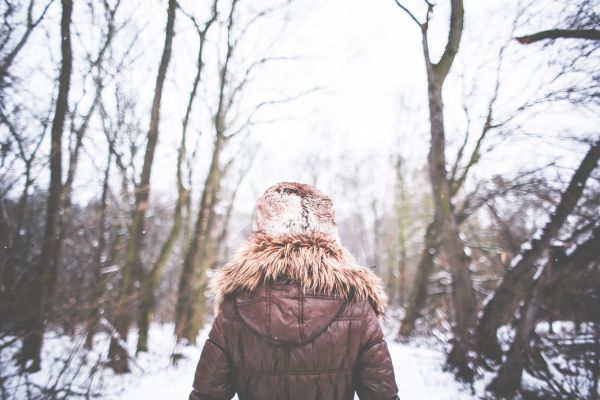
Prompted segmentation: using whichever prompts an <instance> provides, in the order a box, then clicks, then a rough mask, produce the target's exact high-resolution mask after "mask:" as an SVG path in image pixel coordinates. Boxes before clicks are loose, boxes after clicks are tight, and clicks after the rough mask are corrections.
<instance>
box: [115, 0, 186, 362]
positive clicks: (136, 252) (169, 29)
mask: <svg viewBox="0 0 600 400" xmlns="http://www.w3.org/2000/svg"><path fill="white" fill-rule="evenodd" d="M176 8H177V1H176V0H169V4H168V9H167V26H166V30H165V42H164V48H163V52H162V56H161V60H160V65H159V67H158V74H157V77H156V86H155V89H154V98H153V100H152V110H151V114H150V129H149V130H148V136H147V144H146V152H145V154H144V164H143V166H142V172H141V175H140V180H139V183H138V184H137V185H136V188H135V209H134V211H133V220H132V222H131V226H130V228H129V238H128V241H127V252H126V259H125V264H124V265H123V269H122V278H121V288H120V291H119V298H118V300H117V307H116V310H115V322H114V327H115V330H116V332H117V334H118V335H119V336H120V338H118V339H120V340H118V339H117V338H114V337H113V338H112V339H111V343H110V349H109V359H110V366H111V367H112V368H113V370H114V371H115V372H116V373H125V372H128V371H129V363H128V355H127V350H126V349H125V348H123V346H122V345H121V343H122V342H123V341H125V340H126V339H127V333H128V331H129V325H130V323H131V315H130V307H129V306H130V304H129V303H130V301H131V297H132V296H133V287H134V273H135V271H140V270H142V266H141V260H140V252H141V251H142V248H143V244H144V235H145V231H144V225H145V218H146V211H147V210H148V200H149V195H150V176H151V172H152V164H153V161H154V152H155V149H156V143H157V141H158V134H159V130H158V128H159V122H160V107H161V100H162V92H163V87H164V83H165V78H166V75H167V69H168V66H169V61H170V59H171V48H172V43H173V36H174V34H175V12H176Z"/></svg>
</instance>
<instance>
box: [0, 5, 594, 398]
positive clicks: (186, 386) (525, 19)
mask: <svg viewBox="0 0 600 400" xmlns="http://www.w3.org/2000/svg"><path fill="white" fill-rule="evenodd" d="M0 15H1V17H0V18H2V19H3V23H2V27H1V28H0V399H48V400H50V399H67V398H69V399H71V398H73V399H77V398H82V399H84V398H85V399H90V398H107V399H117V398H126V399H137V398H140V399H142V398H144V399H148V398H165V396H167V398H175V397H182V398H186V396H187V394H188V393H189V390H190V389H191V384H192V379H193V368H194V367H195V363H196V362H197V360H198V356H199V354H200V351H201V349H202V346H203V344H204V340H205V339H206V335H207V328H208V327H210V324H211V321H212V318H213V316H214V314H213V304H212V302H213V299H212V297H211V296H210V295H209V290H208V282H209V281H210V278H211V276H213V274H214V272H215V271H216V270H217V269H218V268H220V267H222V266H223V265H225V264H226V263H227V262H228V261H229V260H230V259H231V258H232V257H233V256H234V255H235V254H236V251H237V249H238V248H239V247H240V245H241V244H242V243H243V242H244V241H245V240H246V238H247V237H248V235H249V233H250V223H251V221H252V217H253V210H254V206H255V203H256V199H257V198H258V197H259V196H260V194H261V193H262V192H264V190H265V189H266V188H268V187H269V186H271V185H272V184H274V183H276V182H280V181H291V182H304V183H308V184H311V185H314V186H315V187H318V188H319V189H320V190H322V191H324V192H326V193H328V194H330V195H331V196H332V197H333V198H334V200H335V210H336V218H337V224H338V227H339V232H340V236H341V240H342V242H343V243H344V245H345V246H346V247H347V248H348V249H350V251H351V252H352V254H353V255H354V257H355V258H356V260H357V261H358V262H359V264H361V265H364V266H365V267H371V268H373V269H374V271H375V272H376V273H377V275H379V277H380V278H381V279H382V280H383V282H384V285H385V289H386V291H387V294H388V296H389V298H390V305H389V308H388V310H387V312H386V314H385V316H384V318H383V319H382V321H381V323H382V324H383V326H384V331H385V333H386V340H387V341H388V344H389V346H390V352H391V354H392V358H393V363H394V366H395V368H396V379H397V382H398V386H399V388H400V398H402V399H419V398H423V399H431V398H435V399H475V398H482V399H495V398H506V399H512V398H515V399H600V387H599V384H600V312H598V310H600V250H599V249H600V168H599V160H600V131H599V128H600V2H598V1H595V0H571V1H566V0H538V1H534V0H518V1H517V0H514V1H510V0H502V1H499V2H476V1H463V0H437V1H433V0H385V1H379V2H365V1H362V2H361V1H359V0H350V1H348V0H346V1H343V0H332V1H327V2H317V1H313V0H273V1H250V0H205V1H198V0H196V1H194V0H151V1H147V0H146V1H142V0H128V1H124V0H80V1H74V0H2V1H1V2H0ZM411 365H417V366H419V371H417V372H415V371H414V370H411V369H410V368H411ZM142 388H143V389H142ZM165 390H166V391H165ZM179 393H182V394H181V395H179Z"/></svg>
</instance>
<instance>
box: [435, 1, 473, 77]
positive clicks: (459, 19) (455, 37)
mask: <svg viewBox="0 0 600 400" xmlns="http://www.w3.org/2000/svg"><path fill="white" fill-rule="evenodd" d="M451 7H452V9H451V13H450V32H449V33H448V42H447V43H446V48H445V49H444V54H442V57H441V58H440V61H438V63H437V64H435V65H434V66H433V69H434V71H435V73H436V75H437V78H438V80H439V81H440V82H443V81H444V79H445V78H446V76H447V75H448V72H449V71H450V67H451V66H452V63H453V62H454V57H456V53H457V52H458V46H459V44H460V38H461V36H462V31H463V23H464V14H465V10H464V7H463V2H462V0H452V6H451Z"/></svg>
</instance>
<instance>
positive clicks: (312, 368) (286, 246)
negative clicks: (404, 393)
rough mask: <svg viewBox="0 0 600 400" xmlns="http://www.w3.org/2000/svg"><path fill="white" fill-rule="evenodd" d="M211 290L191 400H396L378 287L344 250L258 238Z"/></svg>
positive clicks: (317, 241)
mask: <svg viewBox="0 0 600 400" xmlns="http://www.w3.org/2000/svg"><path fill="white" fill-rule="evenodd" d="M282 251H283V253H282ZM323 254H325V255H326V256H325V257H323ZM315 257H316V258H315ZM278 260H279V262H278ZM307 260H308V261H310V262H307ZM213 285H214V288H215V291H216V295H217V305H218V314H217V316H216V318H215V320H214V322H213V326H212V329H211V331H210V334H209V337H208V340H207V341H206V343H205V345H204V349H203V351H202V355H201V357H200V361H199V362H198V366H197V369H196V374H195V378H194V383H193V388H194V389H193V391H192V393H191V394H190V400H221V399H231V398H232V397H233V396H234V394H236V393H237V395H238V397H239V399H240V400H337V399H340V400H342V399H344V400H350V399H353V398H354V394H355V392H356V393H357V394H358V397H359V398H360V399H361V400H375V399H378V400H387V399H397V398H398V397H397V387H396V383H395V379H394V371H393V367H392V362H391V358H390V354H389V351H388V348H387V345H386V342H385V340H384V337H383V334H382V331H381V327H380V324H379V321H378V316H379V315H380V314H381V312H382V311H383V308H384V307H385V296H384V294H383V291H382V289H381V285H380V282H379V280H378V278H377V277H376V276H375V275H374V274H373V273H372V272H371V271H370V270H369V269H366V268H362V267H359V266H356V265H355V264H354V262H353V259H352V258H351V256H349V254H348V253H347V252H346V251H345V250H344V249H343V248H341V246H339V245H338V244H336V243H334V242H331V241H329V240H326V239H324V238H319V237H315V236H314V235H313V236H311V237H300V238H298V237H285V238H281V237H279V238H274V237H270V236H264V235H263V236H260V235H259V236H258V237H257V236H255V237H253V238H252V239H251V241H250V243H249V245H248V246H247V247H246V250H245V251H244V252H242V254H241V255H240V256H239V257H238V258H237V259H236V260H234V262H233V263H231V264H230V265H229V266H227V267H224V268H222V269H221V270H220V271H219V272H218V273H217V277H216V278H215V280H214V281H213Z"/></svg>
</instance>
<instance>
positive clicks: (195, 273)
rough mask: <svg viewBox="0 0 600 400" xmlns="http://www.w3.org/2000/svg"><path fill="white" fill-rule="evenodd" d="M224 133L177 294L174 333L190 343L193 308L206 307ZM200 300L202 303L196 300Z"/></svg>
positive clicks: (199, 210) (212, 162) (213, 159)
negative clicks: (205, 297) (207, 277)
mask: <svg viewBox="0 0 600 400" xmlns="http://www.w3.org/2000/svg"><path fill="white" fill-rule="evenodd" d="M222 140H223V139H222V137H221V135H219V134H218V135H217V138H216V139H215V144H214V146H215V147H214V150H213V156H212V160H211V164H210V169H209V171H208V175H207V177H206V182H205V184H204V190H203V191H202V196H201V198H200V205H199V207H198V214H197V217H196V222H195V225H194V233H193V235H192V239H191V242H190V246H189V248H188V249H187V253H186V255H185V259H184V262H183V269H182V272H181V277H180V279H179V290H178V296H177V305H176V308H175V335H176V336H177V340H178V341H180V340H181V339H183V338H185V339H187V341H188V343H191V344H193V343H194V342H195V339H196V337H195V335H194V334H193V331H194V329H192V327H191V326H190V324H191V320H192V319H193V317H192V316H193V315H194V314H195V311H194V308H198V307H203V305H204V304H203V303H204V302H203V296H202V295H200V299H198V297H199V295H198V294H199V293H201V292H202V291H203V289H204V284H205V274H206V269H207V261H208V260H207V258H208V257H207V255H206V252H207V250H208V249H209V244H208V242H209V241H210V229H211V225H212V221H213V219H214V218H213V217H211V214H214V209H213V207H214V204H215V202H216V198H217V192H218V186H219V181H220V177H219V175H220V169H219V161H220V153H221V147H222ZM198 300H200V302H201V304H197V302H198Z"/></svg>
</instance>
